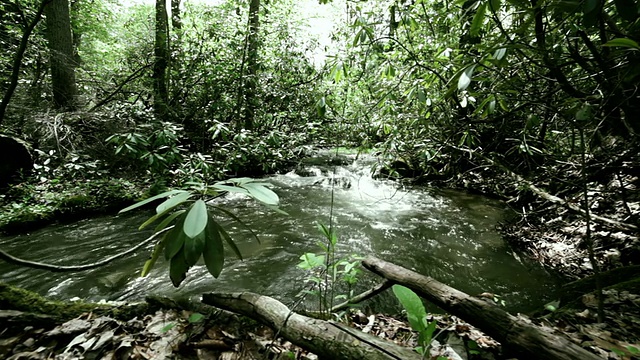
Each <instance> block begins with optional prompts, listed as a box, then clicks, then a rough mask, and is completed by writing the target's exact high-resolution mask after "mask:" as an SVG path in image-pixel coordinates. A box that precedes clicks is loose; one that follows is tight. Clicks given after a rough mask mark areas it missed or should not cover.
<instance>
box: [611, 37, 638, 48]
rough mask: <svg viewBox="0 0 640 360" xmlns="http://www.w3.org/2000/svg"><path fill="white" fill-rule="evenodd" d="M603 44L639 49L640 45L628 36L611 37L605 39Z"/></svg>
mask: <svg viewBox="0 0 640 360" xmlns="http://www.w3.org/2000/svg"><path fill="white" fill-rule="evenodd" d="M603 46H616V47H625V48H631V49H636V50H640V45H638V43H637V42H635V41H633V40H631V39H628V38H616V39H612V40H609V41H607V43H606V44H604V45H603Z"/></svg>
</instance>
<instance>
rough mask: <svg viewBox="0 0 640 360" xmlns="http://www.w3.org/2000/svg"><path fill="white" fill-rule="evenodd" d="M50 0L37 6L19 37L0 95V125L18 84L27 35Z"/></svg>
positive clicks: (45, 0)
mask: <svg viewBox="0 0 640 360" xmlns="http://www.w3.org/2000/svg"><path fill="white" fill-rule="evenodd" d="M50 1H51V0H43V1H42V2H41V3H40V6H39V7H38V11H36V14H35V16H34V17H33V19H32V20H31V21H30V22H29V24H28V25H27V27H26V28H25V29H24V32H23V33H22V38H21V39H20V45H19V46H18V51H17V52H16V53H15V54H14V55H13V66H12V69H11V76H10V77H9V87H8V88H7V91H6V92H5V93H4V96H3V97H2V101H0V125H2V121H3V120H4V114H5V112H6V111H7V106H8V105H9V101H11V98H12V97H13V92H14V91H15V90H16V87H17V86H18V80H19V78H20V67H21V66H22V58H23V57H24V52H25V51H26V50H27V44H28V43H29V37H30V36H31V33H32V32H33V29H34V28H35V27H36V25H37V24H38V23H39V22H40V19H41V18H42V13H43V12H44V9H45V7H46V6H47V5H48V4H49V2H50Z"/></svg>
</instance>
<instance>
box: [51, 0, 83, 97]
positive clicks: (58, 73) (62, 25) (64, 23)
mask: <svg viewBox="0 0 640 360" xmlns="http://www.w3.org/2000/svg"><path fill="white" fill-rule="evenodd" d="M44 12H45V15H46V17H47V18H46V23H47V39H48V41H49V52H50V63H51V85H52V88H53V103H54V105H55V106H56V107H57V108H62V109H68V110H73V109H74V108H75V106H76V96H77V94H78V90H77V88H76V73H75V60H74V57H73V36H72V34H71V18H70V16H69V0H52V1H51V3H49V5H47V6H46V7H45V9H44Z"/></svg>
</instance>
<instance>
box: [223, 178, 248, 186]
mask: <svg viewBox="0 0 640 360" xmlns="http://www.w3.org/2000/svg"><path fill="white" fill-rule="evenodd" d="M254 181H255V180H254V179H252V178H248V177H241V178H235V179H228V180H226V181H221V182H217V183H216V184H225V183H234V184H236V185H242V184H246V183H250V182H254Z"/></svg>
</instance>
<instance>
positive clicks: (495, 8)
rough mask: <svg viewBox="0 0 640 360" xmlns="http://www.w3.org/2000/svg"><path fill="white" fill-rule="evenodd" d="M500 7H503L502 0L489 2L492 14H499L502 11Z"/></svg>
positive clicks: (490, 0)
mask: <svg viewBox="0 0 640 360" xmlns="http://www.w3.org/2000/svg"><path fill="white" fill-rule="evenodd" d="M500 5H502V0H489V11H490V13H496V14H497V13H498V10H500Z"/></svg>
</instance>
